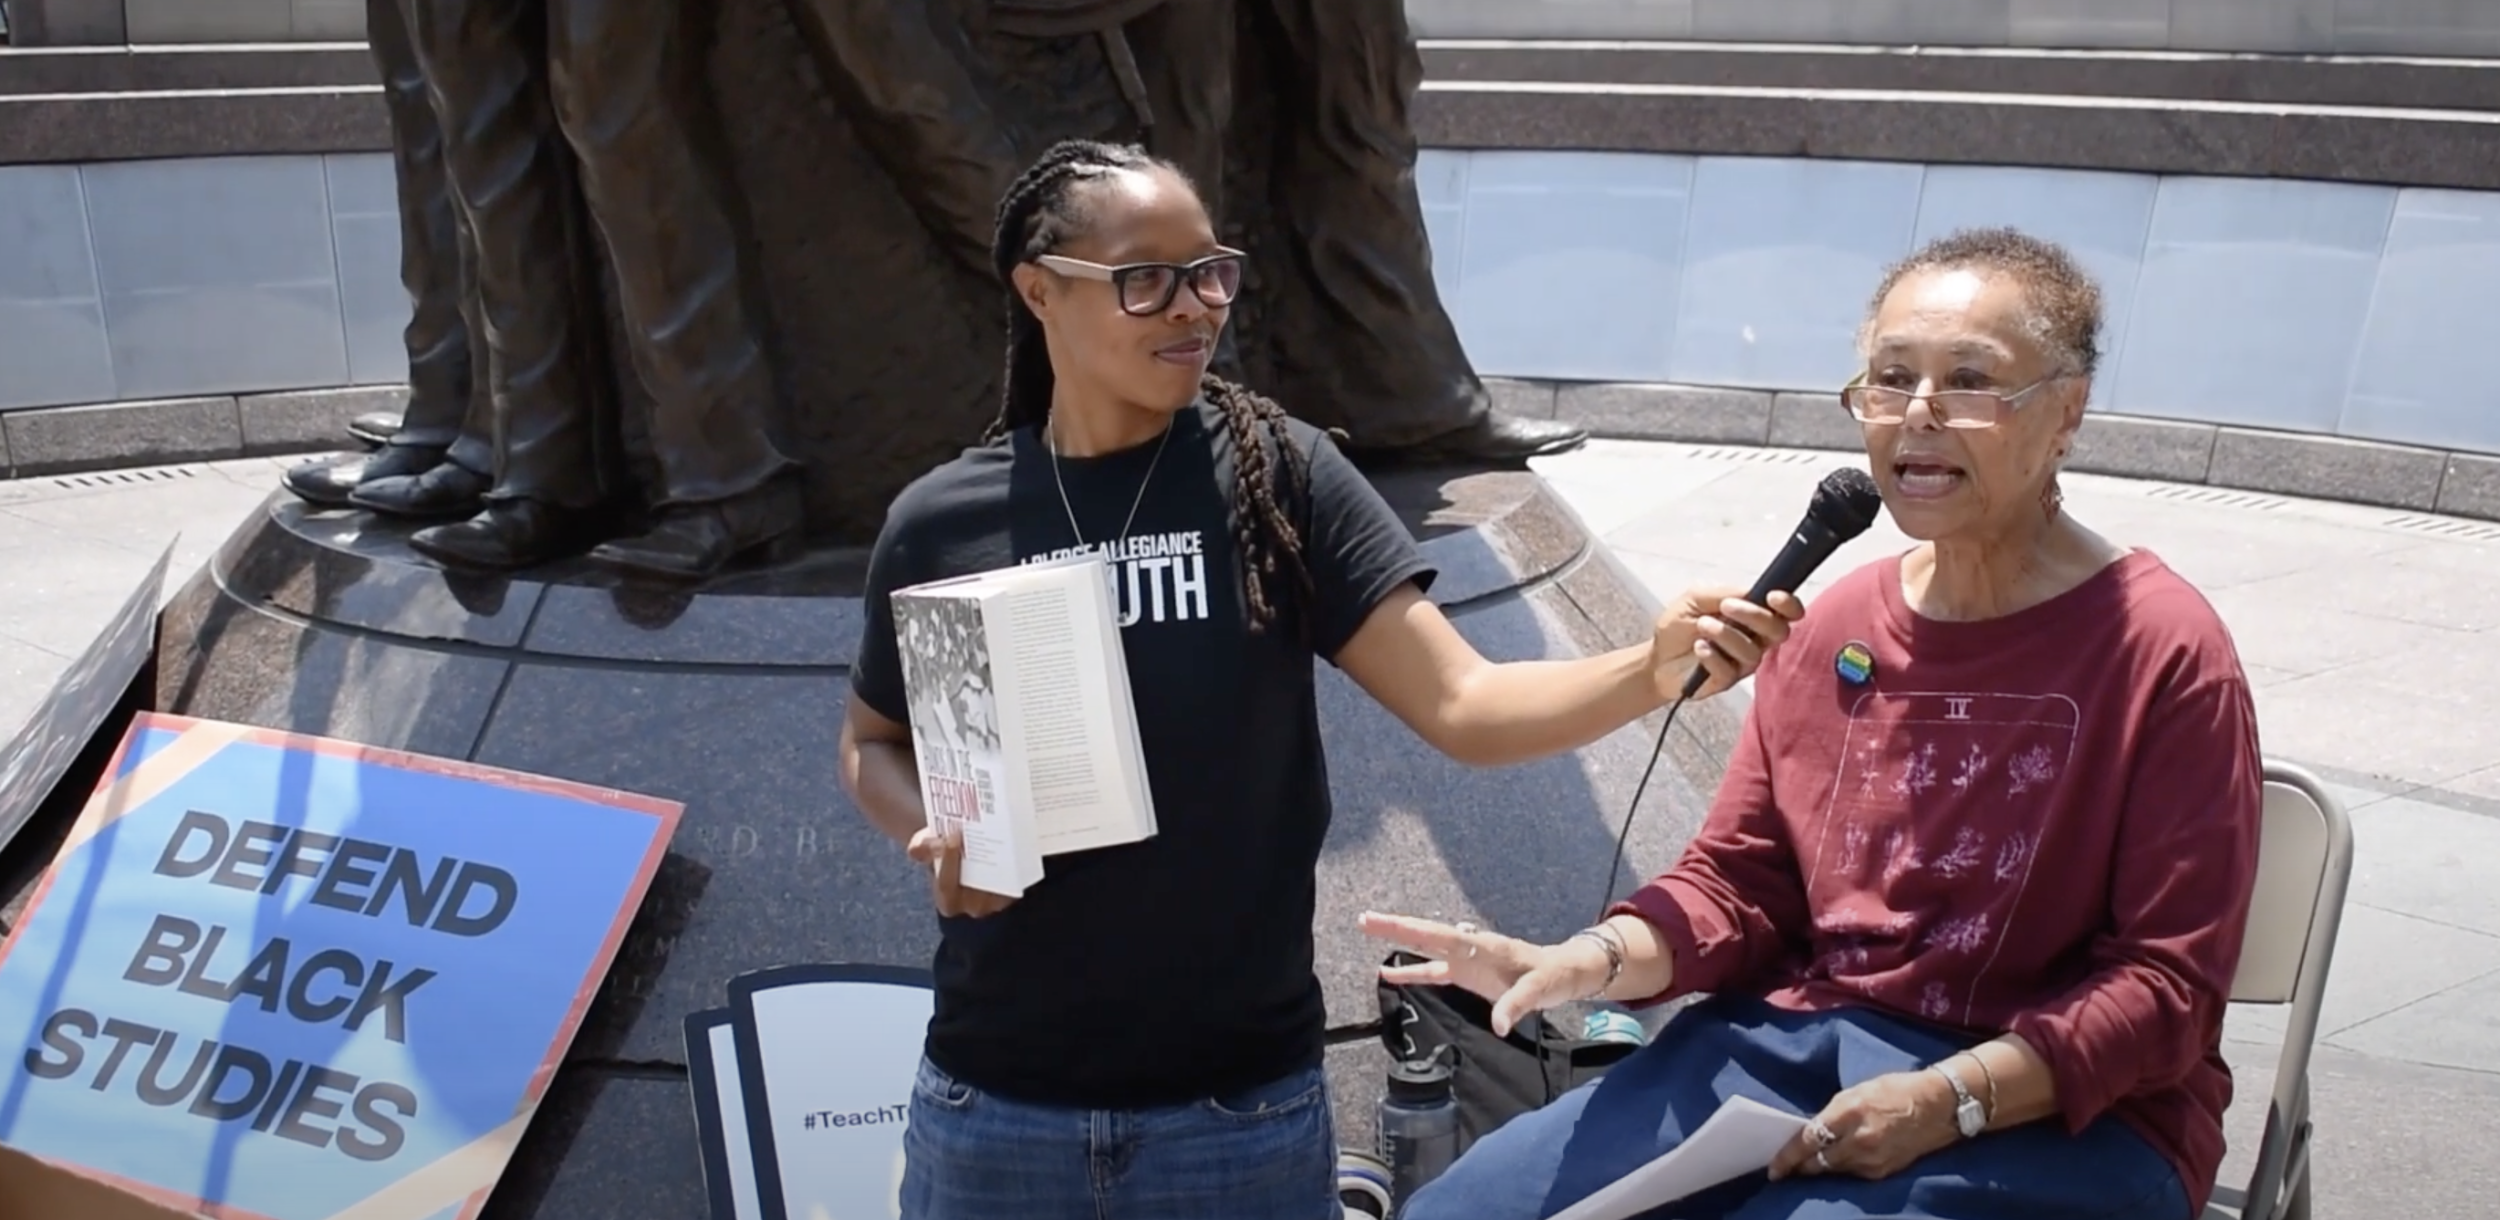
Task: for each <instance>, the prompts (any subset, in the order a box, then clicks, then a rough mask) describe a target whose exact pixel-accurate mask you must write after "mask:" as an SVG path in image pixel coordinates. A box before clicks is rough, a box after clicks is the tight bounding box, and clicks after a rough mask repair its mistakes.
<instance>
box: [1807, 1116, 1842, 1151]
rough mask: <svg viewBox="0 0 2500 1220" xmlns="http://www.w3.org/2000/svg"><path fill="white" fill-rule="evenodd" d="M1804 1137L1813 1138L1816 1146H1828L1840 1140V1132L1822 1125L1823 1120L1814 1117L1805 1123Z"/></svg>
mask: <svg viewBox="0 0 2500 1220" xmlns="http://www.w3.org/2000/svg"><path fill="white" fill-rule="evenodd" d="M1806 1138H1808V1139H1811V1140H1813V1141H1814V1146H1815V1147H1817V1148H1829V1147H1831V1146H1832V1145H1834V1144H1837V1143H1839V1142H1840V1133H1839V1132H1837V1131H1834V1130H1832V1129H1831V1128H1830V1127H1828V1126H1826V1125H1824V1123H1823V1120H1821V1119H1816V1120H1814V1121H1813V1122H1810V1123H1807V1124H1806Z"/></svg>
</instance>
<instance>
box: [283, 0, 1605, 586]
mask: <svg viewBox="0 0 2500 1220" xmlns="http://www.w3.org/2000/svg"><path fill="white" fill-rule="evenodd" d="M369 3H370V4H371V5H372V6H373V9H374V19H373V28H374V34H373V53H374V56H375V60H376V62H377V64H378V65H379V66H380V67H381V69H382V72H383V76H384V79H385V80H386V81H387V82H388V83H389V89H388V96H389V98H390V102H391V115H392V122H393V132H394V138H395V143H396V145H397V150H398V169H399V175H400V188H401V193H402V207H403V214H404V219H405V227H406V230H407V232H406V237H405V239H404V240H405V245H404V255H405V266H404V268H403V272H404V278H405V279H406V281H407V284H408V287H409V291H410V295H411V298H412V300H413V302H414V304H415V317H414V319H413V320H412V322H411V324H410V327H409V331H408V342H409V357H410V359H409V365H410V381H411V383H412V393H411V398H410V405H409V409H408V412H407V415H406V417H405V418H404V419H403V420H401V421H400V423H399V424H398V426H397V427H395V428H389V427H387V426H386V425H382V424H376V423H374V422H371V421H360V424H359V427H360V428H361V429H363V430H364V431H367V432H379V431H387V432H388V433H389V435H388V436H387V439H386V440H385V441H384V443H382V444H381V447H380V448H379V450H378V451H377V452H375V453H374V454H372V455H371V456H369V457H367V458H365V459H364V460H363V462H362V463H361V465H359V464H356V463H347V464H335V465H308V466H306V467H301V468H298V469H297V470H296V471H291V472H290V473H289V475H288V476H287V483H288V486H289V487H290V488H292V489H293V490H295V491H296V493H297V494H299V495H302V496H304V497H305V498H307V499H310V500H314V501H316V502H320V503H328V504H338V503H348V504H354V505H359V506H363V507H367V508H371V509H373V510H374V511H376V512H381V513H387V514H393V515H398V516H414V517H435V518H449V520H444V521H442V522H441V523H438V524H433V525H430V526H429V527H428V528H424V529H421V530H419V531H417V532H416V533H415V534H413V535H412V536H411V537H410V539H409V541H410V545H412V546H414V547H416V548H417V549H418V550H420V551H422V552H424V553H426V554H428V555H431V556H433V557H435V558H436V559H438V560H440V561H442V562H445V563H447V564H456V565H461V566H471V567H487V568H497V569H511V568H520V567H526V566H530V565H533V564H536V563H538V562H541V561H545V560H552V559H557V558H562V557H566V556H570V555H573V554H576V553H579V552H580V551H582V550H585V549H587V550H589V551H590V553H591V555H592V556H593V557H594V558H596V559H599V560H603V561H605V562H607V563H608V564H610V565H612V566H615V567H619V568H622V569H624V570H626V571H628V572H629V573H641V574H657V575H666V576H670V577H677V578H686V577H695V578H699V577H703V576H706V575H709V574H712V573H715V572H718V571H720V570H721V569H722V568H723V567H724V566H725V565H727V564H728V563H729V562H731V560H732V559H733V558H735V557H737V556H739V555H742V554H760V555H763V556H765V557H768V558H769V557H771V556H774V555H777V554H780V553H783V552H785V551H786V549H787V544H789V543H792V542H795V541H796V540H798V539H799V537H800V536H801V535H802V534H807V535H810V536H813V537H816V538H820V539H825V540H839V541H854V542H855V541H859V540H861V539H864V538H865V537H866V536H868V535H870V534H873V532H874V530H875V527H876V522H877V520H878V518H879V517H880V516H881V515H882V512H883V506H884V504H885V502H886V501H887V500H888V499H890V498H891V497H892V496H893V495H894V494H895V493H896V492H898V491H899V490H900V489H901V488H902V486H903V485H904V484H906V483H908V482H909V481H910V480H911V479H912V478H913V477H916V476H917V475H918V474H920V473H921V472H922V471H923V470H926V469H927V468H928V467H929V466H931V465H934V464H936V463H937V462H940V461H943V460H945V458H946V457H948V456H950V455H951V454H952V453H953V451H954V450H955V449H956V448H957V447H960V446H961V445H963V444H965V443H968V442H969V441H970V440H971V439H972V438H973V437H975V436H977V435H978V433H979V429H980V426H981V422H982V420H983V419H985V418H986V416H987V413H988V406H987V404H988V403H989V402H991V401H994V399H995V395H996V383H995V378H996V376H997V374H996V372H995V370H993V369H990V368H989V367H988V364H989V362H988V361H987V360H986V359H985V358H984V359H967V358H966V357H967V355H968V354H969V353H970V352H971V351H973V350H974V349H976V348H978V347H980V346H982V345H983V344H984V342H985V340H986V339H987V338H990V337H994V335H995V328H996V326H997V325H998V323H997V320H996V319H997V314H996V308H997V306H996V299H997V296H996V294H997V286H996V284H995V282H994V277H993V274H992V273H991V271H990V270H989V268H988V266H987V258H988V250H989V245H990V237H991V234H990V228H991V224H992V214H993V211H994V209H995V207H996V204H997V200H998V196H999V194H1000V193H1001V191H1002V190H1003V189H1004V187H1005V184H1006V183H1007V182H1009V181H1010V180H1012V178H1013V176H1014V175H1015V173H1016V172H1017V171H1018V170H1019V169H1020V168H1021V167H1022V166H1023V165H1024V164H1025V163H1026V162H1027V161H1029V160H1030V158H1031V157H1032V156H1034V155H1036V154H1037V153H1038V151H1039V150H1040V149H1041V148H1042V147H1044V146H1046V145H1047V144H1049V143H1050V142H1051V141H1054V140H1056V139H1059V138H1062V137H1066V136H1090V137H1095V138H1109V139H1117V140H1131V139H1133V140H1138V141H1140V142H1142V143H1145V144H1146V145H1147V146H1148V147H1150V148H1151V149H1153V150H1154V151H1155V152H1157V153H1158V154H1160V155H1162V156H1165V157H1167V158H1169V159H1171V160H1173V161H1175V162H1177V163H1179V164H1181V165H1182V166H1184V167H1186V168H1187V169H1188V170H1189V171H1190V173H1191V175H1192V176H1193V177H1195V178H1197V179H1198V180H1199V183H1200V187H1201V190H1202V193H1204V194H1205V196H1206V197H1207V199H1208V200H1209V202H1210V204H1212V205H1215V206H1217V207H1218V208H1219V209H1220V212H1221V214H1222V215H1224V217H1225V218H1226V231H1227V233H1228V235H1229V236H1230V239H1232V240H1235V241H1236V242H1237V244H1240V245H1242V246H1243V247H1244V248H1246V249H1248V250H1250V251H1251V253H1252V261H1251V277H1252V281H1253V283H1252V287H1253V291H1252V293H1251V295H1250V296H1249V297H1248V298H1246V299H1245V302H1244V307H1243V308H1242V309H1240V310H1238V311H1237V312H1236V316H1235V323H1234V326H1233V327H1231V328H1229V329H1228V331H1227V343H1228V349H1227V350H1226V351H1225V352H1224V353H1222V357H1221V360H1222V363H1223V365H1224V366H1225V367H1226V369H1227V371H1228V373H1229V374H1231V375H1235V376H1237V377H1239V378H1240V379H1242V380H1245V381H1246V382H1248V383H1250V384H1255V385H1258V386H1259V387H1260V388H1261V389H1262V390H1263V391H1265V392H1267V393H1270V394H1272V395H1273V396H1274V397H1275V398H1276V399H1277V400H1278V401H1279V402H1282V403H1283V404H1285V405H1286V407H1287V409H1289V410H1291V411H1293V412H1294V413H1296V414H1298V415H1300V416H1302V417H1303V418H1304V419H1306V420H1309V421H1311V422H1314V423H1319V424H1322V425H1324V426H1329V427H1333V428H1336V429H1338V430H1340V431H1341V432H1342V433H1343V434H1344V436H1345V442H1346V445H1347V447H1348V448H1349V449H1350V450H1352V451H1354V452H1355V453H1357V454H1358V455H1360V456H1364V457H1366V458H1368V459H1372V460H1390V459H1409V460H1427V461H1454V462H1481V461H1496V462H1502V461H1516V460H1519V459H1522V458H1526V457H1530V456H1534V455H1536V454H1540V453H1548V452H1554V451H1557V450H1560V449H1564V448H1569V447H1570V446H1572V445H1575V444H1577V443H1579V442H1580V441H1581V440H1582V439H1584V437H1585V434H1584V433H1583V432H1582V431H1580V430H1579V429H1577V428H1574V427H1571V426H1569V425H1565V424H1559V423H1556V422H1553V421H1546V420H1525V419H1517V418H1512V417H1509V416H1505V415H1502V414H1499V413H1497V412H1495V411H1493V410H1492V409H1491V401H1490V395H1489V394H1488V393H1487V391H1486V389H1485V386H1484V384H1483V382H1482V380H1481V379H1480V378H1479V377H1478V376H1477V374H1476V372H1475V370H1474V368H1473V367H1472V366H1471V365H1470V363H1469V362H1468V360H1467V356H1466V352H1465V350H1464V349H1463V347H1462V345H1461V344H1460V342H1459V339H1458V335H1457V331H1456V328H1455V327H1454V326H1453V325H1452V324H1451V321H1450V318H1449V316H1448V313H1447V311H1446V309H1445V308H1444V307H1443V304H1442V302H1441V300H1440V298H1439V294H1438V292H1437V291H1436V289H1435V287H1434V284H1433V280H1432V267H1431V258H1430V251H1429V248H1428V245H1427V242H1426V239H1425V234H1424V226H1423V219H1422V208H1421V206H1420V201H1419V200H1418V198H1417V196H1416V192H1415V185H1414V162H1415V155H1416V147H1415V140H1414V136H1413V133H1412V130H1411V127H1410V125H1409V123H1408V117H1407V108H1408V105H1409V104H1410V102H1411V100H1412V97H1413V95H1414V92H1415V90H1416V89H1417V87H1418V86H1419V84H1420V79H1421V61H1420V59H1419V58H1418V56H1417V53H1416V51H1415V47H1414V43H1413V39H1412V37H1411V35H1410V34H1409V32H1408V30H1407V26H1406V19H1405V14H1404V9H1403V7H1402V6H1401V3H1400V0H719V3H718V4H712V3H698V2H696V0H369ZM403 6H404V7H403ZM542 32H543V34H542ZM401 33H405V34H406V35H407V37H405V38H404V39H403V38H401V37H399V35H400V34H401ZM723 108H726V112H725V113H724V110H723ZM759 251H760V254H759ZM463 313H465V314H466V315H467V324H466V325H465V326H464V325H462V324H460V322H459V321H457V320H456V319H458V318H459V317H460V315H462V314H463ZM618 349H621V352H622V357H621V358H620V356H619V355H618ZM464 369H467V370H472V371H473V372H474V373H475V374H476V377H475V380H477V381H478V382H479V383H481V388H479V389H477V390H476V391H475V392H464V390H463V389H462V388H461V387H462V385H463V381H464V373H463V370H464ZM646 513H647V520H637V518H638V517H641V516H643V515H644V514H646Z"/></svg>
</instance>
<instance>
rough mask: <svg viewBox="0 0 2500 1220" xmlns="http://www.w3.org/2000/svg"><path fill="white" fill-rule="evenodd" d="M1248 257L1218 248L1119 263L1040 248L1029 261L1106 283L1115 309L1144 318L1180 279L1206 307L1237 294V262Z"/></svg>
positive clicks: (1160, 306)
mask: <svg viewBox="0 0 2500 1220" xmlns="http://www.w3.org/2000/svg"><path fill="white" fill-rule="evenodd" d="M1249 257H1250V256H1249V255H1247V254H1244V253H1242V252H1241V251H1239V250H1219V251H1217V252H1216V253H1214V254H1210V255H1208V256H1206V257H1205V258H1202V259H1199V260H1197V261H1195V262H1188V263H1122V264H1120V265H1119V266H1117V267H1107V266H1104V265H1103V264H1101V263H1089V262H1086V261H1085V260H1084V259H1081V258H1069V257H1067V256H1066V255H1063V254H1045V255H1042V256H1040V257H1038V258H1036V259H1034V260H1033V261H1034V262H1037V263H1040V264H1041V265H1043V266H1045V267H1048V268H1050V269H1051V270H1053V271H1056V272H1058V273H1059V274H1061V275H1069V276H1075V277H1076V278H1078V279H1085V280H1101V281H1103V282H1105V283H1108V284H1110V285H1111V290H1112V292H1113V293H1115V294H1117V295H1118V297H1119V298H1120V311H1121V312H1122V313H1127V314H1132V315H1135V316H1137V317H1141V318H1143V317H1151V316H1153V315H1155V314H1159V313H1162V312H1163V311H1164V310H1167V309H1170V308H1171V307H1172V300H1173V298H1174V297H1177V296H1179V295H1180V290H1181V285H1182V284H1183V283H1187V284H1188V285H1189V290H1190V291H1191V292H1194V293H1196V294H1198V299H1199V300H1200V301H1201V302H1203V303H1205V305H1206V307H1207V308H1209V309H1222V308H1224V307H1225V306H1227V305H1230V304H1232V303H1233V300H1234V298H1236V297H1238V296H1240V295H1241V265H1242V263H1243V261H1245V260H1246V259H1248V258H1249Z"/></svg>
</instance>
